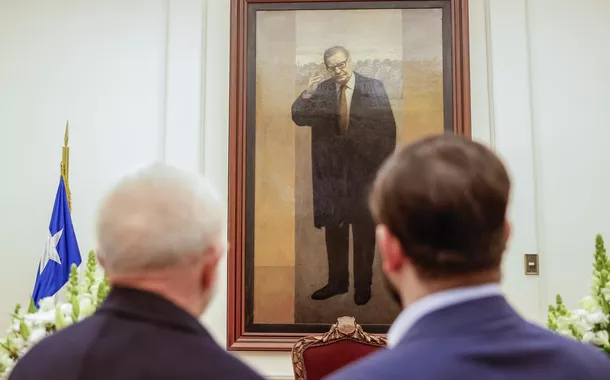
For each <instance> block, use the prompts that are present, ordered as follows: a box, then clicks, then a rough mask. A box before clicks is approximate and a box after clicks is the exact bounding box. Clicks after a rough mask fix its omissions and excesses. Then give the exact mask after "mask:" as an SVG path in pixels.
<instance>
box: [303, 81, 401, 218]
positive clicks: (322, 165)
mask: <svg viewBox="0 0 610 380" xmlns="http://www.w3.org/2000/svg"><path fill="white" fill-rule="evenodd" d="M354 75H355V76H356V78H355V79H356V81H355V85H354V94H353V96H352V102H351V106H350V121H349V129H348V131H347V133H345V134H344V135H340V134H339V132H338V114H339V113H338V108H339V107H338V98H337V90H336V85H335V82H334V81H333V80H332V79H329V80H326V81H324V82H322V83H320V85H319V87H318V90H317V91H316V93H315V94H314V95H313V96H312V97H310V98H304V97H303V95H301V96H299V98H298V99H297V100H296V101H295V102H294V104H293V105H292V120H293V121H294V122H295V124H296V125H298V126H308V127H311V163H312V185H313V204H314V224H315V226H316V227H318V228H321V227H324V226H333V225H338V224H340V223H341V222H344V221H348V222H353V221H354V219H359V218H361V217H367V216H368V207H367V198H368V190H369V188H370V185H371V183H372V181H373V179H374V178H375V174H376V172H377V169H379V167H380V166H381V164H382V162H383V161H384V160H385V159H386V158H387V157H388V156H389V155H390V154H391V153H392V152H393V151H394V148H395V147H396V122H395V120H394V114H393V113H392V108H391V107H390V101H389V100H388V96H387V94H386V92H385V89H384V87H383V84H382V83H381V82H380V81H378V80H377V79H372V78H367V77H365V76H362V75H360V74H357V73H354Z"/></svg>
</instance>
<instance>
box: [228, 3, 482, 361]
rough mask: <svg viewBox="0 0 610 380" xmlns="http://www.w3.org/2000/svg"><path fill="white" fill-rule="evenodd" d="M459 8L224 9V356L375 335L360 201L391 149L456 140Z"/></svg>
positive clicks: (465, 65)
mask: <svg viewBox="0 0 610 380" xmlns="http://www.w3.org/2000/svg"><path fill="white" fill-rule="evenodd" d="M467 14H468V4H467V1H465V0H433V1H427V0H419V1H399V0H394V1H337V0H335V1H320V0H309V1H305V0H300V1H280V0H232V11H231V81H230V87H231V90H230V132H229V141H230V142H229V245H230V252H229V261H228V317H227V318H228V348H229V349H231V350H290V349H291V347H292V345H293V344H294V342H295V341H296V340H297V339H298V338H300V337H302V336H304V335H309V334H315V333H324V332H326V331H328V329H329V328H330V326H331V324H333V323H334V322H335V321H336V320H337V318H338V317H341V316H351V317H355V319H356V322H357V323H359V324H360V325H362V327H363V328H364V330H366V331H367V332H369V333H373V334H385V333H386V332H387V330H388V328H389V326H390V324H391V323H392V321H393V320H394V319H395V318H396V316H397V314H398V313H399V311H400V309H399V307H398V305H397V304H396V303H395V302H394V301H393V300H392V297H391V295H390V293H389V292H388V291H387V290H386V289H385V288H384V281H383V280H384V278H383V273H382V271H381V266H380V259H379V255H378V254H377V253H376V248H375V226H374V223H373V221H372V218H371V216H370V213H369V210H368V205H367V198H368V191H369V187H370V185H371V182H372V180H373V178H374V176H375V173H376V171H377V169H378V168H379V166H380V165H381V163H382V162H383V161H384V160H385V158H387V157H388V156H389V155H390V154H391V153H392V152H393V151H394V149H395V148H396V146H399V145H402V144H405V143H408V142H410V141H413V140H414V139H417V138H420V137H423V136H426V135H430V134H440V133H459V134H464V135H469V134H470V92H469V82H470V79H469V61H468V55H469V51H468V17H467Z"/></svg>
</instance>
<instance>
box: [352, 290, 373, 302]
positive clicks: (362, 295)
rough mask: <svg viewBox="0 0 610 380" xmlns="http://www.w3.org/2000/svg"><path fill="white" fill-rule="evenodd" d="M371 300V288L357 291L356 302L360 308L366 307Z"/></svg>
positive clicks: (355, 294)
mask: <svg viewBox="0 0 610 380" xmlns="http://www.w3.org/2000/svg"><path fill="white" fill-rule="evenodd" d="M370 299H371V287H368V288H362V289H356V292H355V293H354V302H355V303H356V305H358V306H362V305H366V304H367V303H368V302H369V301H370Z"/></svg>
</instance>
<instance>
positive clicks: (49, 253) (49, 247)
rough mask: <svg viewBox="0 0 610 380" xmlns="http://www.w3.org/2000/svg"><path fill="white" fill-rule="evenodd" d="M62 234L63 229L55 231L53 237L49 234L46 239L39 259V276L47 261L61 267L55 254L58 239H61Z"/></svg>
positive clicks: (59, 260) (57, 254) (56, 253)
mask: <svg viewBox="0 0 610 380" xmlns="http://www.w3.org/2000/svg"><path fill="white" fill-rule="evenodd" d="M63 232H64V229H63V228H62V229H61V230H59V231H57V233H56V234H55V235H51V232H49V237H48V238H47V244H46V245H45V247H44V253H43V254H42V257H41V258H40V274H42V271H43V270H44V268H46V267H47V264H48V263H49V260H53V261H55V262H56V263H57V264H59V265H61V259H60V258H59V253H58V252H57V243H59V239H61V234H62V233H63Z"/></svg>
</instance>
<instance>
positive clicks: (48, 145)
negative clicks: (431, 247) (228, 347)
mask: <svg viewBox="0 0 610 380" xmlns="http://www.w3.org/2000/svg"><path fill="white" fill-rule="evenodd" d="M229 12H230V9H229V1H228V0H210V1H207V2H206V1H205V0H171V1H169V0H130V1H118V0H111V1H88V2H86V4H84V3H83V4H81V3H77V2H73V1H68V0H56V1H54V2H53V4H52V5H51V4H48V3H47V2H44V1H40V0H20V1H16V0H0V54H1V55H0V141H1V142H2V144H3V146H2V151H1V152H0V172H2V173H3V176H4V177H3V178H4V180H3V181H2V189H1V190H0V191H1V196H0V210H1V214H0V230H2V231H3V233H2V234H1V235H0V247H2V251H1V252H0V255H2V258H3V263H4V264H3V265H1V266H0V287H1V289H2V291H0V310H6V311H10V310H11V309H12V307H13V306H14V304H15V303H17V302H24V301H25V300H27V297H28V294H29V293H30V292H31V288H32V285H33V272H34V271H35V268H36V265H37V262H38V260H39V256H40V252H41V249H42V244H43V239H44V236H45V235H46V229H47V226H48V218H49V214H50V211H51V207H52V202H53V197H54V196H55V189H56V186H57V181H58V172H59V161H60V158H61V156H60V155H61V153H60V152H61V143H62V136H63V123H64V122H65V120H66V119H70V122H71V126H72V129H71V147H72V149H71V185H72V191H73V203H74V205H73V207H74V212H73V219H74V222H75V224H76V233H77V236H78V238H79V242H80V245H81V249H82V250H83V251H85V250H86V249H88V248H93V247H94V244H95V240H94V231H93V217H94V213H95V207H96V204H97V201H98V200H99V199H100V197H101V196H102V194H103V192H104V191H105V190H106V189H107V187H108V186H110V185H111V184H112V183H113V182H114V181H115V180H116V179H118V178H119V177H120V176H122V175H124V174H126V173H128V172H130V171H132V170H134V169H136V168H138V167H141V166H143V165H146V164H148V163H150V162H153V161H155V160H165V161H167V162H169V163H172V164H175V165H178V166H180V167H183V168H185V169H187V170H191V171H196V172H203V173H205V174H206V176H208V177H209V178H210V179H211V181H212V182H213V183H214V184H215V185H216V186H217V187H218V188H219V189H220V190H221V191H222V193H223V194H226V193H227V170H228V169H227V148H228V147H227V143H228V128H227V123H228V80H229V79H228V75H229V29H230V27H229ZM470 13H471V15H470V18H471V21H470V28H471V71H472V74H471V76H472V103H473V135H474V137H475V138H476V139H479V140H481V141H484V142H487V143H489V144H490V145H491V146H493V147H494V148H495V149H496V151H498V153H499V154H500V155H502V156H503V158H504V159H505V160H506V162H507V164H508V166H509V169H510V171H511V174H512V176H513V181H514V185H515V188H514V196H513V199H512V203H511V210H510V216H511V219H512V221H513V223H514V233H513V237H512V239H511V243H510V247H509V251H508V253H507V259H506V261H505V266H504V275H505V285H504V288H505V291H506V293H507V295H508V297H509V299H510V300H511V302H512V303H513V304H514V305H515V306H516V307H517V308H518V309H519V310H520V311H522V312H523V313H524V314H525V315H526V316H527V317H528V318H530V319H532V320H538V321H543V320H544V317H545V310H546V304H547V302H549V301H550V300H551V298H552V297H553V295H554V293H555V292H561V293H564V294H565V295H566V298H567V300H568V301H569V302H575V301H576V299H577V298H578V297H580V295H581V294H583V293H584V292H586V291H587V288H588V280H589V273H590V270H589V268H590V267H589V265H590V257H591V255H590V254H591V252H592V243H593V237H594V234H595V233H597V232H602V233H604V232H605V233H609V232H610V231H609V230H610V227H609V225H608V223H604V217H605V216H606V214H607V211H610V202H609V201H608V198H607V197H606V196H605V195H606V194H608V193H609V191H610V174H607V173H605V172H604V170H603V169H602V168H603V166H602V165H603V164H604V163H606V162H609V161H610V156H609V154H608V153H607V150H606V149H604V143H605V142H606V141H608V140H609V139H608V138H609V137H610V136H609V135H610V129H609V128H607V127H606V125H607V124H609V122H610V111H609V108H608V107H607V106H606V107H604V105H605V103H607V100H606V99H608V98H610V93H609V92H610V90H609V89H610V75H609V74H608V73H607V70H606V68H607V67H609V64H610V54H608V53H607V52H605V51H604V50H602V49H600V48H598V46H603V45H602V43H603V42H602V41H605V40H607V39H608V38H607V37H610V25H608V24H607V23H606V22H605V20H604V19H603V15H604V14H608V13H610V3H608V2H607V1H605V0H581V1H579V2H574V1H570V0H553V1H551V0H529V1H527V0H470ZM598 168H599V169H598ZM608 236H609V239H610V234H609V235H608ZM526 252H527V253H530V252H531V253H535V252H538V253H540V255H541V276H539V277H526V276H524V275H523V253H526ZM225 295H226V261H223V262H222V263H221V267H220V268H219V284H218V295H217V297H216V298H215V300H214V302H213V303H212V305H211V307H210V309H209V310H208V312H207V313H206V315H205V317H204V318H203V321H204V323H205V324H206V325H207V326H208V327H209V328H210V330H211V331H212V333H213V335H214V336H215V337H216V339H217V340H218V342H219V343H220V344H222V345H224V344H225V335H226V322H225V321H226V299H225ZM7 322H8V317H7V316H6V315H5V314H4V313H2V312H0V325H2V324H6V323H7ZM239 356H240V357H241V358H243V359H245V360H246V361H248V362H249V363H250V364H252V365H253V366H255V367H256V368H258V369H259V370H260V371H261V372H263V373H264V374H266V375H268V376H269V377H270V378H291V365H290V360H289V356H288V354H287V353H280V354H273V353H271V354H269V353H258V354H256V353H244V354H239Z"/></svg>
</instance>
